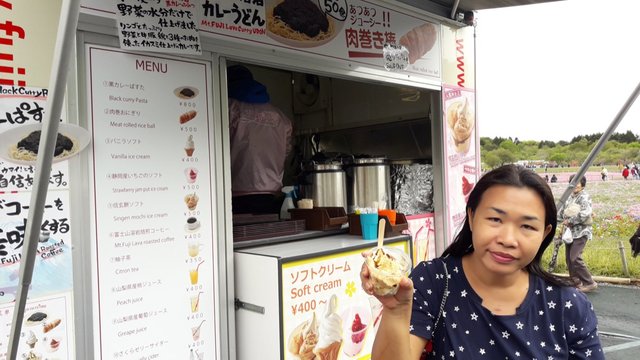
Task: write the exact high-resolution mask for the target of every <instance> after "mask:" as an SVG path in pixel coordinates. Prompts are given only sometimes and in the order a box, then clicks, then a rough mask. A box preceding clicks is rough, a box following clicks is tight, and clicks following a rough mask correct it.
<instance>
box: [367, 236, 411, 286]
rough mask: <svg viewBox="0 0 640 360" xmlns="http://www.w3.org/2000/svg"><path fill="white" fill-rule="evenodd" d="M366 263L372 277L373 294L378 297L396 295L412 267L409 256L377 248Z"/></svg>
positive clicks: (399, 251)
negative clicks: (401, 282) (401, 281)
mask: <svg viewBox="0 0 640 360" xmlns="http://www.w3.org/2000/svg"><path fill="white" fill-rule="evenodd" d="M365 262H366V264H367V267H368V268H369V274H370V275H371V282H372V284H373V292H374V293H375V294H376V295H378V296H386V295H395V293H396V292H397V291H398V285H399V284H400V280H402V278H403V277H404V276H406V274H407V272H408V271H409V269H410V267H411V263H410V260H409V257H408V256H407V254H406V253H404V252H403V251H402V250H400V249H396V248H386V247H385V248H375V249H374V250H373V251H372V252H371V254H369V256H367V259H366V260H365Z"/></svg>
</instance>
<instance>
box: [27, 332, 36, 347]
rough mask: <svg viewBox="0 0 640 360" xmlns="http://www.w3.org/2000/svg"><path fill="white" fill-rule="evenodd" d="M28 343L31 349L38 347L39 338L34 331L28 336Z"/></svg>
mask: <svg viewBox="0 0 640 360" xmlns="http://www.w3.org/2000/svg"><path fill="white" fill-rule="evenodd" d="M26 342H27V345H29V349H33V348H34V347H36V343H37V342H38V338H37V337H36V334H35V333H34V332H33V331H29V336H27V340H26Z"/></svg>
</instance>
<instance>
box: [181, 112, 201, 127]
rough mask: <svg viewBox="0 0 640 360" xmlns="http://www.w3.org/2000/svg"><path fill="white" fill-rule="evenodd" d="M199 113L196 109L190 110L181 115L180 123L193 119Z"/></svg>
mask: <svg viewBox="0 0 640 360" xmlns="http://www.w3.org/2000/svg"><path fill="white" fill-rule="evenodd" d="M196 115H198V113H197V112H196V111H195V110H189V111H187V112H186V113H184V114H182V115H180V125H182V124H184V123H186V122H187V121H191V120H193V118H194V117H196Z"/></svg>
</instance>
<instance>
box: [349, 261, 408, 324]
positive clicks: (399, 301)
mask: <svg viewBox="0 0 640 360" xmlns="http://www.w3.org/2000/svg"><path fill="white" fill-rule="evenodd" d="M369 254H370V251H365V252H363V253H362V256H363V257H364V258H366V257H367V256H369ZM360 281H361V282H362V289H364V291H365V292H366V293H367V294H369V295H373V296H375V297H376V299H378V300H379V301H380V302H381V303H382V305H383V306H384V307H385V309H388V310H391V311H395V310H400V309H402V310H406V308H407V307H410V306H411V300H412V297H413V282H412V281H411V280H410V279H409V278H408V277H406V276H405V277H403V278H402V280H400V284H399V285H398V292H397V293H396V294H395V295H387V296H379V295H376V294H374V292H373V284H372V280H371V274H370V273H369V267H367V264H366V262H363V264H362V269H361V270H360Z"/></svg>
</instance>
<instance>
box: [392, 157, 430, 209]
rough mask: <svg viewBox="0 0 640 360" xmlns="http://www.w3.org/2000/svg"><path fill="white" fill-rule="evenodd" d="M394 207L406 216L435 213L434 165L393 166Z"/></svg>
mask: <svg viewBox="0 0 640 360" xmlns="http://www.w3.org/2000/svg"><path fill="white" fill-rule="evenodd" d="M391 188H392V190H391V191H392V194H393V199H394V202H393V207H394V208H395V209H396V210H397V211H398V212H400V213H403V214H405V215H417V214H425V213H431V212H433V165H430V164H410V165H409V164H408V165H404V164H403V165H398V164H395V165H391Z"/></svg>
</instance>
